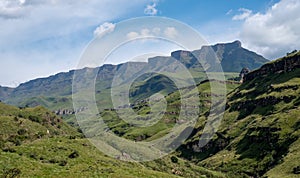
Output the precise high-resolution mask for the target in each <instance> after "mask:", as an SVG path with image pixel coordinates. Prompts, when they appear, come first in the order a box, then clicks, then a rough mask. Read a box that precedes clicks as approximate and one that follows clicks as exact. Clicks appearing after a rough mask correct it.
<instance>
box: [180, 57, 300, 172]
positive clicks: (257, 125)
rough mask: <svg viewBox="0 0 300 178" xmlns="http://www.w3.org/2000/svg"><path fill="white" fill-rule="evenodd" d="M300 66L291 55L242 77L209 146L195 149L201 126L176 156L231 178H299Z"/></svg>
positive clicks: (230, 95) (232, 93)
mask: <svg viewBox="0 0 300 178" xmlns="http://www.w3.org/2000/svg"><path fill="white" fill-rule="evenodd" d="M299 61H300V53H297V54H293V55H290V56H286V57H284V58H282V59H279V60H276V61H273V62H272V63H269V64H266V65H264V66H262V67H261V68H260V69H258V70H256V71H254V72H252V73H249V74H248V75H246V81H245V83H243V84H242V85H241V86H239V87H238V88H236V89H235V90H233V91H232V92H231V93H230V94H229V95H228V103H227V109H226V112H225V116H224V120H223V122H222V125H221V127H220V128H219V130H218V131H217V133H216V134H215V136H214V138H213V140H212V141H210V142H209V143H208V144H207V145H206V146H205V147H202V148H199V147H198V146H197V143H198V141H199V135H200V134H201V128H202V126H201V125H200V126H199V127H198V128H195V129H196V130H197V131H198V132H197V134H195V135H194V136H193V137H192V138H191V139H190V140H189V141H187V142H186V143H185V145H183V146H182V147H181V148H180V149H179V155H180V156H182V157H185V158H186V159H188V160H191V161H193V162H195V163H197V164H198V165H201V166H204V167H206V168H210V169H213V170H218V171H221V172H224V173H226V174H227V175H228V176H229V177H263V176H268V177H299V174H300V171H299V166H300V161H299V160H300V152H299V150H298V151H297V149H299V147H300V140H299V136H300V130H299V124H300V106H299V104H300V102H299V101H300V68H299ZM286 69H288V70H286ZM253 76H254V77H253Z"/></svg>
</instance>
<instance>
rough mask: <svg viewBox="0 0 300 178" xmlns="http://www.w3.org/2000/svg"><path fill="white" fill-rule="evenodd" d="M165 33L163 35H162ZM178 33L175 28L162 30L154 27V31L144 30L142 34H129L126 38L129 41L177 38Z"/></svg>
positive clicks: (133, 32)
mask: <svg viewBox="0 0 300 178" xmlns="http://www.w3.org/2000/svg"><path fill="white" fill-rule="evenodd" d="M162 32H163V33H162ZM177 35H178V32H177V30H176V28H174V27H167V28H165V29H161V28H159V27H154V28H152V29H148V28H144V29H142V30H141V31H140V32H135V31H132V32H129V33H128V34H127V35H126V36H127V38H128V39H135V38H143V37H167V38H176V36H177Z"/></svg>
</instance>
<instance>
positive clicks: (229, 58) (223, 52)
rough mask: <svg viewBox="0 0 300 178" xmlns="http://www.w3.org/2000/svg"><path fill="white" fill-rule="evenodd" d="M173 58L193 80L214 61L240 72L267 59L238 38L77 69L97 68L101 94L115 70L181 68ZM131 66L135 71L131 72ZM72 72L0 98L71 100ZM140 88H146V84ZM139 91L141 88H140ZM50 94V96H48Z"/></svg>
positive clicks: (0, 92)
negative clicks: (142, 58)
mask: <svg viewBox="0 0 300 178" xmlns="http://www.w3.org/2000/svg"><path fill="white" fill-rule="evenodd" d="M215 54H216V55H217V58H216V57H214V56H215ZM174 59H176V60H177V61H179V62H181V63H182V64H184V66H185V67H186V68H187V69H189V70H190V71H193V73H194V74H195V75H194V77H195V78H196V79H195V80H196V82H200V81H202V80H204V77H203V76H204V75H203V74H201V73H203V71H204V69H205V70H206V71H215V68H214V64H215V63H220V64H221V65H222V67H223V71H224V72H240V70H241V69H242V68H244V67H248V68H249V69H250V70H253V69H255V68H258V67H260V66H261V65H263V64H264V63H266V62H267V61H268V60H267V59H265V58H264V57H262V56H260V55H258V54H256V53H254V52H251V51H249V50H247V49H244V48H242V47H241V43H240V42H239V41H235V42H233V43H227V44H216V45H214V46H211V47H209V46H204V47H202V48H201V49H200V50H195V51H192V52H189V51H181V50H180V51H174V52H172V53H171V56H157V57H154V58H150V59H149V60H148V63H146V62H137V63H132V62H130V63H125V64H119V65H111V64H106V65H103V66H101V67H97V68H85V69H80V70H78V71H79V72H82V73H85V72H86V71H87V70H91V71H92V72H97V71H98V76H97V84H96V88H97V91H98V92H99V93H100V92H101V91H103V90H105V89H108V88H109V87H110V85H111V82H112V79H113V77H114V76H115V74H116V73H117V74H118V75H119V77H120V78H122V80H124V82H126V81H127V80H130V77H132V75H133V76H136V75H138V74H139V73H140V72H142V71H143V70H149V71H151V70H153V69H155V70H161V68H163V70H164V71H167V72H168V71H172V72H174V71H180V70H181V69H178V66H177V65H175V64H176V60H174ZM198 59H199V60H200V61H201V64H202V65H201V64H200V63H199V61H198ZM133 69H134V70H135V71H133ZM74 72H75V71H74V70H72V71H69V72H64V73H59V74H56V75H53V76H50V77H47V78H40V79H34V80H31V81H29V82H26V83H23V84H21V85H20V86H18V87H17V88H15V89H10V88H4V89H0V99H2V100H4V101H8V103H10V104H13V105H29V106H35V105H39V104H41V105H44V106H46V107H50V108H52V107H51V106H50V105H52V104H53V101H55V102H56V103H57V102H59V101H58V100H63V101H67V100H70V99H71V93H72V80H73V75H74ZM150 77H151V76H150ZM145 79H147V80H148V81H152V80H149V79H150V78H149V76H148V78H147V77H146V78H145ZM163 81H165V80H163ZM147 85H148V86H152V85H151V84H150V85H149V82H148V83H147ZM162 86H166V85H162ZM140 87H141V88H145V86H140ZM136 89H137V88H136ZM165 89H166V88H164V87H163V88H162V90H165ZM137 90H138V89H137ZM139 92H142V91H140V90H139ZM49 97H51V98H50V99H49ZM53 97H54V98H53ZM61 97H63V98H61ZM57 98H59V99H57ZM137 98H138V97H137ZM29 99H30V101H29ZM55 106H57V107H58V105H57V104H55Z"/></svg>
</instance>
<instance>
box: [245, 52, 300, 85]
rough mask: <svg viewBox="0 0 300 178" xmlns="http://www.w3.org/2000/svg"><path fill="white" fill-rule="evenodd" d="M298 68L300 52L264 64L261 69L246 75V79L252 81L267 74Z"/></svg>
mask: <svg viewBox="0 0 300 178" xmlns="http://www.w3.org/2000/svg"><path fill="white" fill-rule="evenodd" d="M296 68H300V52H298V53H296V54H293V55H289V56H286V57H283V58H281V59H278V60H276V61H274V62H271V63H268V64H265V65H263V66H262V67H261V68H260V69H258V70H255V71H252V72H250V73H249V74H247V75H245V77H244V81H245V82H246V81H250V80H253V79H254V78H257V77H261V76H264V75H267V74H274V73H282V72H290V71H292V70H295V69H296Z"/></svg>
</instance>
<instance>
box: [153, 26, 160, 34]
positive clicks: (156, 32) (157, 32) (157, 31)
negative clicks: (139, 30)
mask: <svg viewBox="0 0 300 178" xmlns="http://www.w3.org/2000/svg"><path fill="white" fill-rule="evenodd" d="M152 32H153V33H154V35H159V34H160V28H158V27H155V28H153V29H152Z"/></svg>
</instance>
